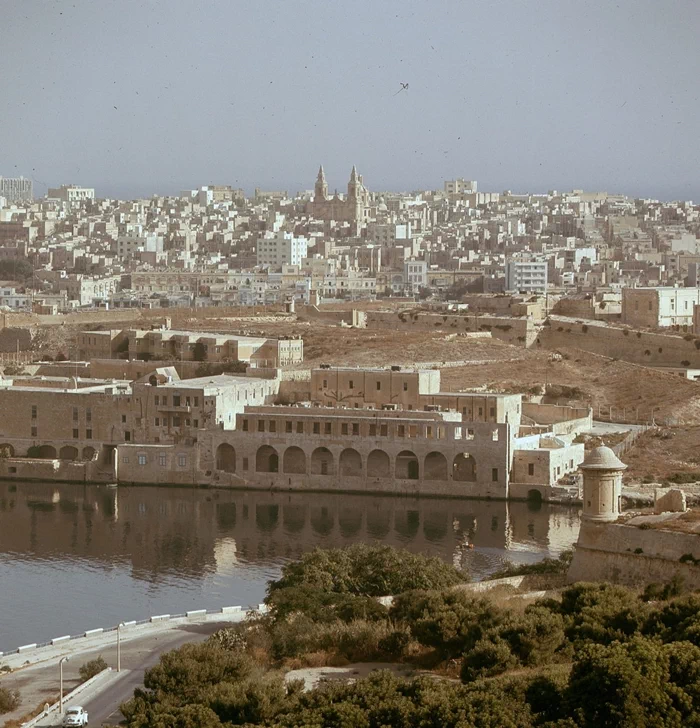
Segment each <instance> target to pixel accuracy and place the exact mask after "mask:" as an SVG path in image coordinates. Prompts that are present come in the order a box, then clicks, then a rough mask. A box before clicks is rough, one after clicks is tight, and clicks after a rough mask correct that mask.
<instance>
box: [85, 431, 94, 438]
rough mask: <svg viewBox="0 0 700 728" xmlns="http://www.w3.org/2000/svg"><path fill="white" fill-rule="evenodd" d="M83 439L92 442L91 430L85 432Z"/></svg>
mask: <svg viewBox="0 0 700 728" xmlns="http://www.w3.org/2000/svg"><path fill="white" fill-rule="evenodd" d="M85 439H86V440H92V430H90V429H87V430H85Z"/></svg>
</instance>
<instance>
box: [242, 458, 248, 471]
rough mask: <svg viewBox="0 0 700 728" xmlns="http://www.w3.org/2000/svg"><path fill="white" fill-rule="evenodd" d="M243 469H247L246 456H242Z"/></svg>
mask: <svg viewBox="0 0 700 728" xmlns="http://www.w3.org/2000/svg"><path fill="white" fill-rule="evenodd" d="M243 470H248V458H243Z"/></svg>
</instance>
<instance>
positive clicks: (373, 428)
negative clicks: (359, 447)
mask: <svg viewBox="0 0 700 728" xmlns="http://www.w3.org/2000/svg"><path fill="white" fill-rule="evenodd" d="M376 434H377V426H376V425H375V424H374V423H372V424H371V425H370V426H369V436H370V437H375V436H376Z"/></svg>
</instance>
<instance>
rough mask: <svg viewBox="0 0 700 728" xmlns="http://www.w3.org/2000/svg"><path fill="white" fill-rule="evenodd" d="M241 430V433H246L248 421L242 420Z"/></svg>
mask: <svg viewBox="0 0 700 728" xmlns="http://www.w3.org/2000/svg"><path fill="white" fill-rule="evenodd" d="M241 429H242V430H243V432H248V420H243V427H242V428H241Z"/></svg>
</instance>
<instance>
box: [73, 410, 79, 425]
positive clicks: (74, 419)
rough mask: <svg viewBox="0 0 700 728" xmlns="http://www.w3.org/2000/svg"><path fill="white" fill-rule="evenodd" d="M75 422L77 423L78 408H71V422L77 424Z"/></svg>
mask: <svg viewBox="0 0 700 728" xmlns="http://www.w3.org/2000/svg"><path fill="white" fill-rule="evenodd" d="M77 421H78V408H77V407H73V422H77Z"/></svg>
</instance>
